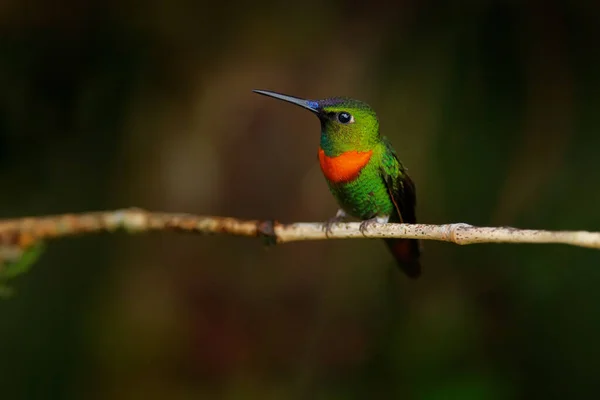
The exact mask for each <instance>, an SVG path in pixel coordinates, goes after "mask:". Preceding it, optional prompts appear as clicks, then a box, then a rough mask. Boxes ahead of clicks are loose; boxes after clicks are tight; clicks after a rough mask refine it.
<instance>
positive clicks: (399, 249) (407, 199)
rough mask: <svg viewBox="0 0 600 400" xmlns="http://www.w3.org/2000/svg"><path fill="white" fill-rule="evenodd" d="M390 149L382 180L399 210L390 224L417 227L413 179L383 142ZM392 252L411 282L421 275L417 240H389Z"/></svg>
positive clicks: (387, 153)
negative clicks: (411, 279)
mask: <svg viewBox="0 0 600 400" xmlns="http://www.w3.org/2000/svg"><path fill="white" fill-rule="evenodd" d="M383 141H384V143H385V145H386V153H385V155H384V157H383V161H382V165H381V176H382V177H383V181H384V182H385V185H386V187H387V189H388V192H389V194H390V199H391V200H392V202H393V203H394V207H395V208H396V214H397V215H392V216H391V218H390V222H404V223H409V224H414V223H416V222H417V217H416V213H415V207H416V205H417V194H416V190H415V184H414V182H413V181H412V179H410V177H409V176H408V174H407V173H406V170H405V169H404V167H403V166H402V163H400V160H398V156H397V155H396V152H395V151H394V149H393V148H392V146H391V145H390V144H389V142H388V141H387V140H386V139H385V138H383ZM385 243H386V244H387V245H388V247H389V249H390V251H391V252H392V254H393V255H394V258H395V259H396V262H397V264H398V267H400V269H402V271H404V273H405V274H406V275H407V276H409V277H411V278H418V277H419V276H420V275H421V264H420V262H419V258H420V256H421V246H420V243H419V241H418V240H415V239H386V240H385Z"/></svg>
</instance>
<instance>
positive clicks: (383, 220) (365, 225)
mask: <svg viewBox="0 0 600 400" xmlns="http://www.w3.org/2000/svg"><path fill="white" fill-rule="evenodd" d="M389 219H390V217H389V215H384V216H381V217H373V218H369V219H366V220H364V221H363V222H361V223H360V227H359V228H358V230H359V231H360V233H362V234H363V235H364V234H365V232H367V230H368V229H369V227H371V226H373V225H378V224H387V222H388V221H389Z"/></svg>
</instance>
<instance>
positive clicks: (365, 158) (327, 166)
mask: <svg viewBox="0 0 600 400" xmlns="http://www.w3.org/2000/svg"><path fill="white" fill-rule="evenodd" d="M372 154H373V150H369V151H347V152H345V153H342V154H340V155H339V156H336V157H329V156H327V155H326V154H325V151H323V149H321V148H319V164H320V165H321V171H323V174H324V175H325V178H327V180H328V181H330V182H332V183H345V182H350V181H353V180H354V179H356V178H357V177H358V175H359V174H360V171H361V170H362V169H363V168H364V167H365V166H366V165H367V164H368V163H369V160H371V155H372Z"/></svg>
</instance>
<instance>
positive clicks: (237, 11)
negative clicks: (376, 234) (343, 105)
mask: <svg viewBox="0 0 600 400" xmlns="http://www.w3.org/2000/svg"><path fill="white" fill-rule="evenodd" d="M453 3H454V5H452V6H448V5H442V3H441V2H433V1H400V2H396V4H393V3H391V2H389V3H386V2H383V1H375V0H374V1H371V2H368V3H367V2H364V3H363V2H353V1H327V2H324V1H306V2H275V1H271V2H264V3H256V2H255V3H247V4H246V3H230V2H211V3H202V2H195V1H189V0H175V1H170V2H169V1H164V0H163V1H158V0H151V1H148V2H144V3H140V2H133V1H124V2H117V1H108V2H100V1H98V2H81V1H75V0H63V1H59V2H50V1H47V2H40V1H38V2H28V3H27V2H21V1H17V0H4V1H3V2H2V3H1V4H0V190H1V191H2V195H1V196H0V212H1V216H2V217H16V216H25V215H39V214H53V213H62V212H78V211H88V210H97V209H111V208H120V207H126V206H139V207H145V208H150V209H155V210H164V211H180V212H191V213H198V214H215V215H227V216H234V217H241V218H276V219H279V220H281V221H286V222H292V221H323V220H325V219H326V218H328V217H330V216H331V215H333V213H334V212H335V210H336V206H335V204H334V201H333V199H332V198H331V196H330V194H329V193H328V191H327V188H326V185H325V182H324V179H323V178H322V176H321V175H320V171H319V168H318V165H317V162H316V149H317V145H318V122H317V120H316V119H314V117H311V116H310V115H309V114H308V113H306V112H303V111H302V110H300V109H298V108H294V107H292V106H289V105H284V104H281V103H278V102H276V101H274V100H269V99H266V98H263V97H259V96H257V95H254V94H252V93H251V89H253V88H262V89H271V90H276V91H281V92H284V93H289V94H292V95H296V96H302V97H309V98H320V97H328V96H334V95H347V96H351V97H356V98H359V99H361V100H365V101H367V102H368V103H370V104H371V105H372V106H373V107H374V108H375V109H376V110H377V112H378V114H379V117H380V120H381V128H382V131H383V133H384V134H385V135H387V136H388V137H390V139H391V140H392V142H393V144H394V146H395V147H396V149H397V151H398V153H399V154H400V157H401V158H402V160H403V161H404V162H405V164H406V165H407V166H408V168H409V169H410V173H411V175H412V177H413V179H414V180H415V182H416V184H417V190H418V215H419V218H420V220H421V221H422V222H426V223H448V222H466V223H471V224H475V225H509V226H517V227H527V228H547V229H587V230H599V229H600V214H599V212H598V205H599V204H600V184H598V182H599V180H600V163H599V162H598V158H597V157H598V155H597V153H598V150H599V149H600V135H599V132H600V112H599V106H600V72H599V71H600V69H599V68H600V45H599V43H600V40H599V38H600V37H599V33H600V28H599V26H600V7H599V6H597V5H594V3H595V2H592V1H571V2H564V3H560V2H554V1H542V0H540V1H522V2H516V1H515V2H511V1H491V0H490V1H459V2H453ZM425 245H426V248H425V250H426V251H425V254H424V256H423V264H424V275H423V277H422V279H420V280H419V281H416V282H413V281H408V280H407V279H405V278H404V276H402V275H401V274H399V273H398V272H397V271H396V270H395V269H394V267H393V263H392V259H391V257H390V255H389V254H388V253H387V251H386V249H385V246H384V245H383V244H382V243H380V242H379V241H368V240H361V241H352V242H350V241H328V242H306V243H297V244H289V245H285V246H280V247H276V248H271V249H269V250H268V251H265V250H264V249H263V248H262V247H261V245H260V243H259V242H258V241H255V240H251V239H243V238H232V237H190V236H179V235H173V234H165V235H162V234H156V235H152V236H127V235H125V234H117V235H104V236H94V237H85V238H78V239H68V240H61V241H59V242H56V243H53V244H52V245H51V246H50V247H49V249H48V251H47V252H46V254H45V255H44V257H43V258H42V259H41V261H40V262H39V263H38V264H37V265H36V266H35V268H34V269H33V270H32V271H31V272H30V273H29V274H27V275H25V276H23V277H21V278H19V279H18V281H16V282H15V283H14V284H13V285H14V287H15V288H16V289H17V296H16V297H14V298H12V299H10V300H5V301H1V302H0V318H1V321H2V322H1V323H0V398H2V399H55V398H71V399H190V398H210V399H213V398H223V399H254V398H255V399H281V398H297V399H307V398H317V399H363V398H382V399H388V398H403V399H454V398H457V399H532V398H546V399H550V398H559V399H566V398H569V399H570V398H573V399H578V398H592V397H594V395H595V394H597V393H598V389H600V384H599V383H598V380H599V374H600V347H599V346H598V344H597V342H596V340H597V338H598V337H600V290H598V286H599V284H600V265H599V263H600V253H598V252H597V251H593V250H589V249H582V248H576V247H567V246H560V245H474V246H466V247H461V246H455V245H451V244H445V243H437V242H427V243H425Z"/></svg>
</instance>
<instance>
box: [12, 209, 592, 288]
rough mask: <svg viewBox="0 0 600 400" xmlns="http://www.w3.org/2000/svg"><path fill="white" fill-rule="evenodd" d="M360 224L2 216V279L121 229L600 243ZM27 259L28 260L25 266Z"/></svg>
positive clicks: (571, 234)
mask: <svg viewBox="0 0 600 400" xmlns="http://www.w3.org/2000/svg"><path fill="white" fill-rule="evenodd" d="M359 227H360V223H358V222H349V223H337V224H334V225H333V226H332V227H331V230H330V231H329V232H325V229H324V225H323V223H320V222H309V223H307V222H300V223H293V224H281V223H279V222H277V221H265V220H240V219H236V218H226V217H213V216H198V215H191V214H178V213H163V212H150V211H146V210H142V209H137V208H130V209H123V210H116V211H104V212H89V213H80V214H64V215H54V216H44V217H28V218H20V219H8V220H0V280H2V278H3V277H4V278H5V279H6V278H7V277H12V276H14V275H16V274H17V272H16V271H25V270H26V269H27V267H28V266H29V265H30V264H31V263H33V262H34V261H35V259H36V258H37V254H38V253H39V251H38V250H39V244H40V243H43V242H46V241H47V240H51V239H58V238H61V237H67V236H76V235H84V234H91V233H101V232H114V231H117V230H125V231H128V232H132V233H143V232H151V231H176V232H187V233H192V234H226V235H234V236H248V237H261V238H263V239H264V240H265V241H266V242H267V243H270V244H276V243H278V244H279V243H288V242H294V241H300V240H322V239H357V238H407V239H423V240H438V241H444V242H451V243H456V244H460V245H465V244H473V243H562V244H568V245H573V246H581V247H590V248H596V249H600V232H586V231H547V230H532V229H516V228H511V227H497V228H495V227H477V226H472V225H468V224H463V223H456V224H445V225H426V224H381V225H376V226H370V227H369V229H368V230H367V231H365V232H364V233H363V232H361V231H360V228H359ZM34 249H35V251H34ZM31 253H35V254H36V257H33V256H31ZM21 261H22V262H21ZM23 262H26V264H27V265H26V266H24V265H23Z"/></svg>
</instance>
